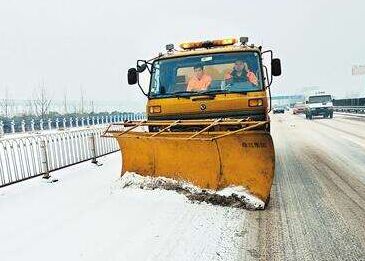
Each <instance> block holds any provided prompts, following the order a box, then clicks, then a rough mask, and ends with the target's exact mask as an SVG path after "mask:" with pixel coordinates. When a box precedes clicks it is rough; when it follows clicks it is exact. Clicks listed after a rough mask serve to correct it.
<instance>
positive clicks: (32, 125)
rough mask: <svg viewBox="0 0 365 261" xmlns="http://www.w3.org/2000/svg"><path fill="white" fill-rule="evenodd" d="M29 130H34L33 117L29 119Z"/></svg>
mask: <svg viewBox="0 0 365 261" xmlns="http://www.w3.org/2000/svg"><path fill="white" fill-rule="evenodd" d="M30 130H31V131H33V132H34V119H31V120H30Z"/></svg>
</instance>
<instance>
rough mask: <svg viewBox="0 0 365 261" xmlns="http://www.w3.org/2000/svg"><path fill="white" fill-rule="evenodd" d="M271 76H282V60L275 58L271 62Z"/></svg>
mask: <svg viewBox="0 0 365 261" xmlns="http://www.w3.org/2000/svg"><path fill="white" fill-rule="evenodd" d="M271 74H272V75H273V76H280V75H281V62H280V59H278V58H274V59H272V61H271Z"/></svg>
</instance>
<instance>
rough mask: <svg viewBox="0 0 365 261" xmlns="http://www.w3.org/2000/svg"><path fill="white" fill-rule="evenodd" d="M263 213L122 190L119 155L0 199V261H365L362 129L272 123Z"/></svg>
mask: <svg viewBox="0 0 365 261" xmlns="http://www.w3.org/2000/svg"><path fill="white" fill-rule="evenodd" d="M272 134H273V139H274V144H275V149H276V177H275V180H274V185H273V188H272V193H271V201H270V204H269V206H268V208H267V209H266V210H264V211H248V210H243V209H234V208H228V207H218V206H212V205H208V204H205V203H202V204H193V203H191V202H189V201H188V200H187V199H186V198H185V197H184V196H183V195H181V194H177V193H176V192H173V191H162V190H153V191H146V190H141V189H130V188H128V189H125V188H124V189H123V188H121V186H120V180H119V178H118V172H119V171H120V165H119V164H120V158H119V157H120V155H119V154H117V153H115V154H112V155H109V156H106V157H104V158H102V159H100V161H101V162H102V163H104V165H103V166H101V167H97V166H95V165H92V164H91V163H82V164H80V165H76V166H73V167H69V168H66V169H64V170H60V171H57V172H54V173H53V174H52V176H53V177H54V178H58V179H59V181H58V182H56V183H45V182H44V181H42V179H40V178H35V179H32V180H28V181H25V182H21V183H19V184H15V185H12V186H9V187H5V188H2V189H1V190H0V213H1V214H0V227H1V230H0V257H1V260H7V261H8V260H209V261H212V260H364V259H365V226H364V224H365V211H364V208H365V121H364V120H361V119H358V118H356V117H345V116H341V115H337V116H335V118H334V119H332V120H331V119H315V120H312V121H309V120H306V119H305V118H304V116H303V115H298V116H294V115H291V114H289V113H287V112H286V113H285V114H284V115H282V114H280V115H277V114H276V115H273V116H272Z"/></svg>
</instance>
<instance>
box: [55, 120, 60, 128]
mask: <svg viewBox="0 0 365 261" xmlns="http://www.w3.org/2000/svg"><path fill="white" fill-rule="evenodd" d="M59 122H60V120H59V119H58V118H56V129H57V130H58V129H59V127H60V126H59Z"/></svg>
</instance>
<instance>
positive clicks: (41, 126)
mask: <svg viewBox="0 0 365 261" xmlns="http://www.w3.org/2000/svg"><path fill="white" fill-rule="evenodd" d="M39 129H40V130H43V119H40V120H39Z"/></svg>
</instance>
